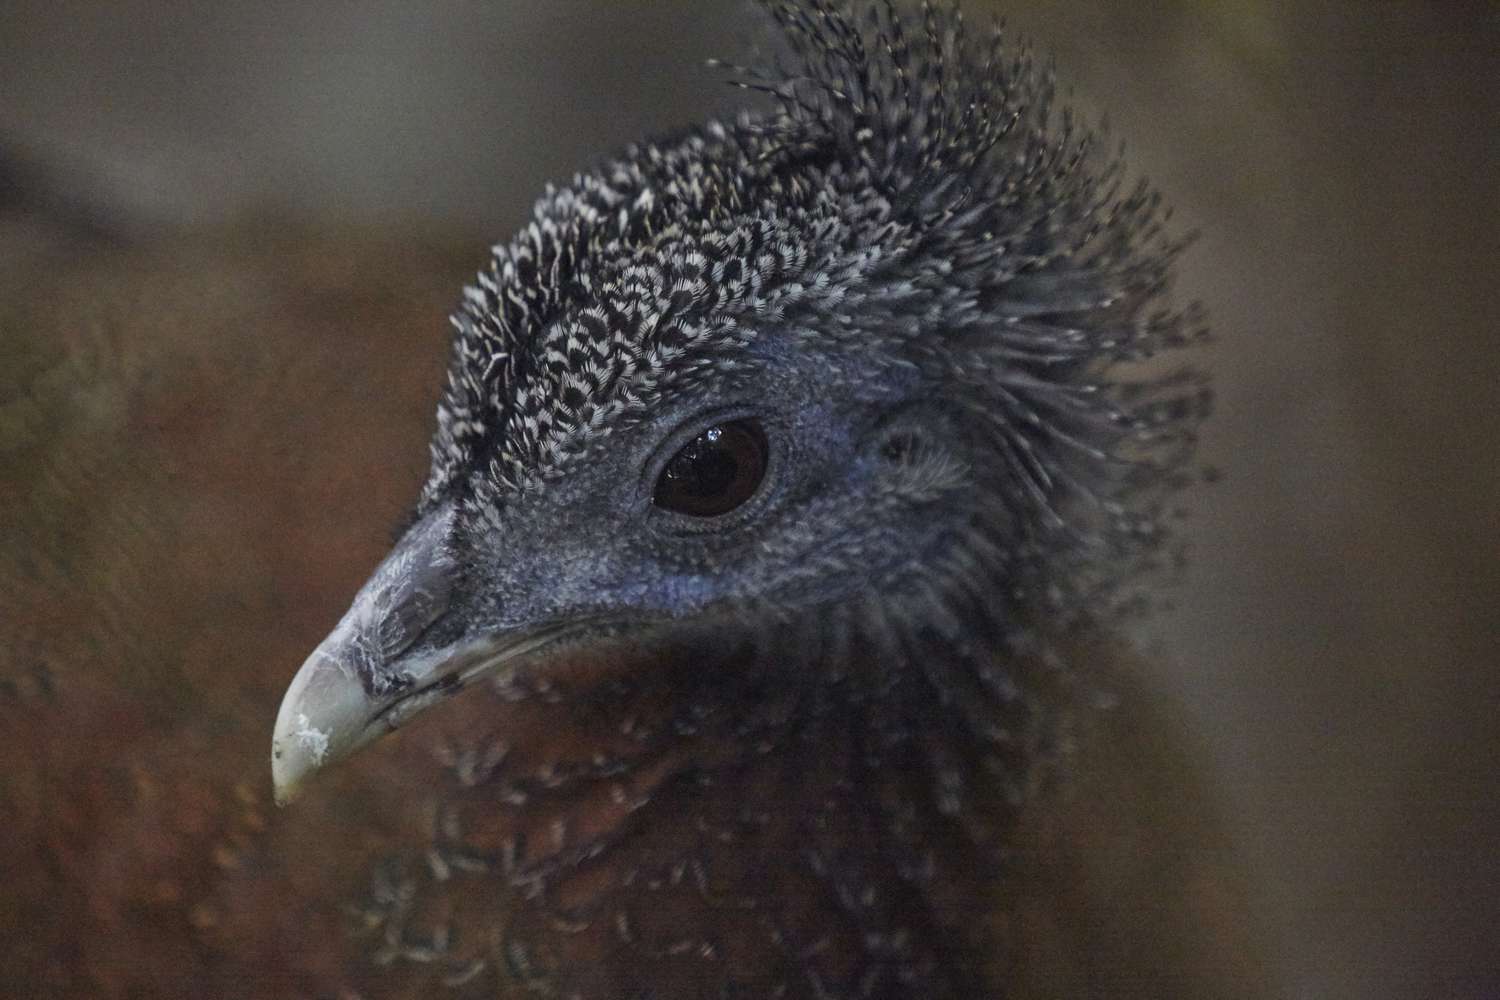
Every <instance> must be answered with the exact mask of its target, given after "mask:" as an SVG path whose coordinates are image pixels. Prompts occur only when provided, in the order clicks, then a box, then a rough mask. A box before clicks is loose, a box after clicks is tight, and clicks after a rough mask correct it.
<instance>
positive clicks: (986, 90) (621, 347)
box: [423, 0, 1206, 568]
mask: <svg viewBox="0 0 1500 1000" xmlns="http://www.w3.org/2000/svg"><path fill="white" fill-rule="evenodd" d="M766 7H767V8H768V9H769V11H770V12H771V14H772V15H773V16H774V18H775V20H776V21H777V23H778V24H779V25H780V26H781V28H782V33H783V35H784V37H785V39H786V41H787V43H788V48H789V50H790V52H791V61H790V62H789V63H788V64H785V65H781V64H777V65H774V66H769V67H766V68H760V69H744V68H734V70H733V72H734V74H735V80H736V82H737V83H739V85H741V86H744V87H746V88H751V89H755V90H760V91H764V92H765V93H767V94H770V95H772V97H773V98H774V100H775V102H776V106H777V107H776V110H775V111H774V112H773V113H770V114H765V115H759V116H757V115H749V114H747V115H743V116H741V117H740V118H738V119H737V120H736V121H734V122H733V123H732V124H726V123H721V122H712V123H709V124H707V125H705V126H702V127H700V128H695V129H691V130H689V131H687V132H685V133H683V134H681V135H680V136H678V137H677V138H675V139H672V140H669V141H665V142H662V143H655V144H644V145H639V146H634V147H631V148H629V149H627V150H626V151H625V153H624V154H623V155H622V156H621V157H619V158H617V159H615V160H613V161H611V162H609V163H607V164H606V165H605V166H603V167H602V168H600V169H599V170H597V171H595V172H593V173H588V174H580V175H578V176H576V177H574V179H573V180H572V182H571V183H570V184H569V185H568V186H566V187H562V188H557V189H549V190H548V192H547V193H546V195H545V196H544V197H543V198H542V199H541V200H540V201H539V202H538V204H537V206H536V209H535V213H534V218H533V220H532V222H531V223H530V224H529V225H528V226H527V227H526V228H525V230H523V231H522V233H521V234H520V235H518V236H517V237H516V238H515V239H514V240H512V241H511V242H510V243H509V244H503V245H499V246H497V247H495V248H494V254H493V258H492V260H491V262H490V264H489V266H488V268H487V269H486V270H484V271H483V272H481V273H480V274H479V276H478V279H477V281H476V283H475V284H474V285H473V286H471V287H470V288H468V289H467V290H466V292H465V296H464V301H463V305H462V307H461V309H460V310H459V311H458V312H457V313H456V315H455V316H454V325H455V327H456V331H457V332H456V336H455V338H454V346H453V358H452V363H451V366H450V368H449V372H448V379H447V388H446V391H445V393H444V396H443V400H442V403H441V405H440V407H439V410H438V432H437V434H436V436H435V438H434V441H433V445H432V454H433V464H432V471H431V474H430V477H429V479H428V482H427V485H426V487H425V489H424V493H423V502H424V504H425V505H430V504H431V503H433V502H434V501H435V500H436V498H438V497H440V496H442V495H444V494H445V493H446V492H448V491H450V490H453V489H455V488H459V489H464V488H471V489H472V490H473V491H474V494H475V495H474V497H473V501H474V503H473V508H474V509H476V510H480V511H483V510H486V509H493V508H494V507H495V506H496V505H497V504H500V503H502V502H503V499H504V497H505V496H506V495H507V494H508V493H510V492H512V491H518V490H523V489H525V488H526V487H527V485H528V484H531V483H534V482H537V481H539V480H545V479H547V478H548V477H550V476H554V475H556V474H558V473H559V472H561V471H562V470H563V469H565V468H566V466H567V463H568V461H569V458H570V456H574V455H577V454H580V453H582V452H584V451H586V450H587V449H588V447H589V446H590V445H591V444H594V443H596V442H597V441H598V440H599V439H600V438H601V437H602V436H605V435H608V434H610V433H612V432H615V431H618V430H619V429H620V428H622V427H624V426H627V425H628V424H629V423H630V421H631V419H632V416H633V415H639V414H643V413H645V412H648V411H649V410H650V408H651V407H652V405H653V403H654V402H655V401H656V400H658V399H660V398H661V397H662V396H663V394H665V393H668V392H672V391H674V390H676V391H685V390H686V389H687V388H688V387H690V386H691V385H692V384H693V383H694V382H695V381H696V380H700V379H702V378H703V377H705V376H706V375H707V374H709V373H714V372H718V373H722V372H723V371H724V370H725V369H726V368H728V367H730V366H733V365H734V363H735V358H736V354H737V353H738V352H740V351H741V350H742V349H743V348H744V346H745V345H746V344H747V343H749V342H750V341H752V340H753V339H754V338H755V337H756V336H757V335H758V333H759V332H760V331H762V330H764V329H766V328H767V327H771V326H774V327H776V328H779V329H780V330H783V331H792V332H794V333H795V335H796V336H800V337H805V338H809V339H810V340H814V341H822V342H825V343H827V342H833V341H843V342H846V343H847V344H849V345H850V346H851V347H852V348H853V349H857V350H861V351H868V352H889V353H891V354H893V355H909V356H920V357H921V358H923V359H924V360H926V361H928V362H929V363H932V362H936V363H938V364H941V365H943V366H946V367H947V368H949V369H951V371H952V373H953V375H954V378H955V379H956V380H957V381H959V382H960V383H962V384H964V385H967V386H969V387H971V388H972V389H973V391H974V404H975V405H974V411H975V416H976V417H977V418H980V419H984V420H988V421H991V422H992V423H993V425H994V429H995V432H996V433H997V435H999V436H1000V438H1001V439H1002V440H1004V441H1005V442H1006V443H1007V446H1006V448H1005V449H1004V454H1005V461H1006V464H1007V465H1008V466H1009V471H1010V473H1011V475H1012V483H1013V487H1012V495H1011V497H1010V501H1011V506H1012V507H1013V508H1014V511H1015V512H1016V514H1017V515H1018V516H1019V517H1020V520H1021V521H1022V522H1023V523H1024V524H1026V525H1030V526H1034V527H1036V528H1037V529H1039V530H1040V531H1041V532H1042V533H1043V534H1045V535H1046V536H1047V538H1048V542H1047V547H1048V548H1049V550H1050V551H1051V554H1052V556H1053V557H1056V556H1058V554H1059V552H1058V550H1059V548H1060V547H1061V548H1067V547H1069V546H1067V545H1063V546H1059V542H1060V541H1065V540H1066V539H1068V538H1073V539H1075V540H1076V539H1082V540H1084V541H1086V542H1087V543H1088V545H1089V546H1090V547H1093V548H1095V549H1096V550H1097V549H1098V548H1099V547H1100V546H1105V547H1107V548H1110V549H1111V550H1112V553H1113V555H1112V559H1111V565H1112V566H1114V567H1120V566H1124V565H1129V564H1131V560H1130V559H1129V558H1128V557H1127V556H1128V553H1129V552H1130V551H1134V550H1137V549H1139V548H1141V546H1140V545H1139V544H1138V543H1139V542H1141V541H1142V540H1147V542H1148V544H1147V545H1146V547H1147V548H1149V547H1150V545H1151V543H1150V542H1149V538H1150V536H1153V535H1154V534H1155V532H1156V525H1155V523H1154V522H1155V513H1156V511H1155V506H1154V502H1153V499H1152V494H1153V491H1154V490H1156V489H1157V488H1159V487H1161V486H1163V485H1168V484H1170V482H1171V481H1172V473H1173V472H1174V471H1175V470H1176V469H1177V468H1179V467H1180V464H1181V462H1182V459H1183V457H1184V455H1185V452H1186V448H1187V446H1188V445H1189V444H1190V442H1191V427H1192V424H1193V423H1194V422H1195V418H1196V416H1198V415H1200V413H1201V409H1202V406H1203V404H1204V402H1205V401H1206V392H1205V391H1204V390H1203V389H1202V385H1201V380H1199V379H1198V378H1197V377H1196V376H1195V375H1193V374H1192V373H1190V372H1179V373H1176V374H1174V375H1171V376H1168V377H1160V376H1158V377H1155V378H1150V377H1145V376H1142V375H1140V374H1139V373H1138V372H1137V373H1135V374H1134V375H1132V374H1129V373H1128V372H1129V369H1130V366H1129V364H1128V363H1132V362H1138V361H1141V360H1144V359H1146V358H1149V357H1151V356H1152V355H1154V354H1155V353H1157V352H1158V351H1159V350H1161V349H1162V348H1164V347H1176V346H1179V345H1181V344H1183V343H1185V342H1187V341H1189V340H1191V339H1193V338H1194V337H1196V336H1198V335H1199V334H1200V333H1201V320H1200V318H1199V317H1198V315H1197V314H1196V312H1194V311H1192V310H1189V311H1187V312H1174V311H1171V310H1167V309H1163V308H1160V307H1157V306H1153V303H1154V302H1156V301H1157V300H1158V297H1159V296H1160V294H1161V293H1162V291H1163V290H1164V288H1165V285H1166V282H1167V273H1168V269H1169V266H1170V263H1171V261H1172V259H1173V258H1174V257H1175V256H1176V255H1177V253H1178V252H1179V251H1180V250H1181V249H1182V245H1183V244H1182V243H1180V242H1173V241H1171V240H1169V239H1168V238H1167V237H1166V236H1165V235H1163V232H1162V222H1163V213H1162V212H1161V211H1160V209H1159V199H1158V198H1157V196H1156V195H1155V194H1154V193H1153V192H1152V191H1151V190H1150V189H1149V188H1148V187H1147V186H1145V185H1144V184H1140V185H1138V186H1136V187H1134V188H1132V189H1130V190H1129V191H1125V190H1124V188H1123V181H1122V177H1123V170H1122V168H1121V166H1120V164H1119V163H1118V162H1117V161H1113V160H1110V159H1107V158H1106V157H1104V156H1102V155H1101V153H1100V152H1099V149H1098V146H1099V142H1098V140H1097V139H1096V138H1095V137H1094V136H1093V135H1091V134H1090V133H1089V132H1087V131H1086V130H1084V129H1082V128H1080V127H1079V126H1078V125H1077V123H1076V122H1075V120H1074V118H1073V117H1072V115H1071V114H1070V113H1069V112H1068V111H1066V110H1063V111H1060V112H1059V111H1056V110H1055V109H1054V107H1053V90H1054V87H1053V81H1052V76H1051V72H1050V70H1049V69H1046V68H1044V67H1041V66H1039V65H1038V64H1037V62H1036V61H1035V59H1034V58H1033V56H1032V55H1031V53H1030V51H1029V50H1027V49H1026V48H1024V47H1022V48H1019V49H1016V48H1011V47H1009V46H1007V44H1006V42H1005V40H1004V36H1003V32H1002V30H1001V29H999V28H995V29H994V30H992V31H990V32H989V33H987V34H986V35H985V37H983V38H975V37H973V36H972V34H971V33H970V32H969V31H967V30H966V29H965V26H964V22H963V19H962V15H961V14H960V13H959V12H958V11H957V10H956V9H947V8H942V9H940V8H938V7H935V6H932V5H926V6H924V8H923V12H922V15H921V16H920V18H919V19H914V18H911V17H909V16H907V15H903V14H901V13H898V12H896V11H895V10H894V9H893V8H892V7H891V6H890V5H889V4H887V5H883V6H882V5H870V6H869V7H868V10H867V12H866V13H865V14H863V15H859V14H857V13H855V11H854V10H853V9H852V8H851V7H850V6H849V5H846V4H841V3H831V2H826V0H817V2H811V3H767V4H766ZM478 468H482V469H483V470H484V472H483V475H482V476H480V477H477V478H476V479H475V480H474V481H473V482H472V483H469V484H467V485H465V477H466V476H467V475H468V474H469V473H470V472H471V471H472V470H475V469H478ZM1078 501H1082V503H1079V502H1078ZM1064 512H1067V517H1066V522H1065V513H1064ZM1058 529H1063V530H1061V531H1059V530H1058ZM1122 557H1125V558H1122ZM1054 562H1056V560H1055V559H1054ZM1093 563H1094V564H1095V565H1097V563H1098V560H1097V559H1095V560H1093ZM1075 568H1078V567H1077V566H1075Z"/></svg>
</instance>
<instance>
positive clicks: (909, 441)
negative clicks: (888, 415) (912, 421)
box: [880, 430, 922, 464]
mask: <svg viewBox="0 0 1500 1000" xmlns="http://www.w3.org/2000/svg"><path fill="white" fill-rule="evenodd" d="M921 444H922V440H921V437H920V436H919V435H918V434H916V433H914V432H912V431H907V430H902V431H897V432H896V433H894V434H890V435H888V436H887V437H886V439H885V440H884V441H882V442H881V444H880V457H881V458H883V459H884V460H886V461H887V462H891V463H892V464H900V463H904V462H909V461H911V458H912V456H913V455H915V454H916V453H917V450H918V449H919V448H920V447H921Z"/></svg>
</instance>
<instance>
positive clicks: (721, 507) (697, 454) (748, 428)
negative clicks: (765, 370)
mask: <svg viewBox="0 0 1500 1000" xmlns="http://www.w3.org/2000/svg"><path fill="white" fill-rule="evenodd" d="M767 452H768V448H767V445H766V436H765V434H764V433H763V432H762V431H761V429H760V428H759V427H758V426H757V425H755V424H754V423H752V422H750V421H748V420H736V421H732V422H730V423H725V424H718V425H715V426H713V427H710V428H708V429H707V430H705V431H704V432H703V433H702V434H699V435H698V436H697V437H696V438H694V439H693V440H692V441H690V442H688V444H687V445H686V446H684V447H683V448H682V450H681V451H679V452H678V453H677V454H676V455H674V456H672V460H671V461H670V462H668V463H667V467H666V469H665V470H664V471H663V472H662V474H661V478H660V479H658V480H657V482H656V490H655V491H654V492H653V493H652V495H651V502H652V503H654V504H655V505H656V506H658V507H661V508H663V509H666V510H671V511H675V512H677V513H679V514H687V515H689V516H691V517H717V516H719V515H720V514H727V513H728V512H729V511H731V510H734V509H735V508H736V507H738V506H740V505H741V504H743V503H744V502H745V501H746V500H749V499H750V498H751V497H752V496H754V495H755V490H756V488H757V487H759V486H760V481H761V480H762V479H763V478H765V474H766V456H767Z"/></svg>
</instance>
